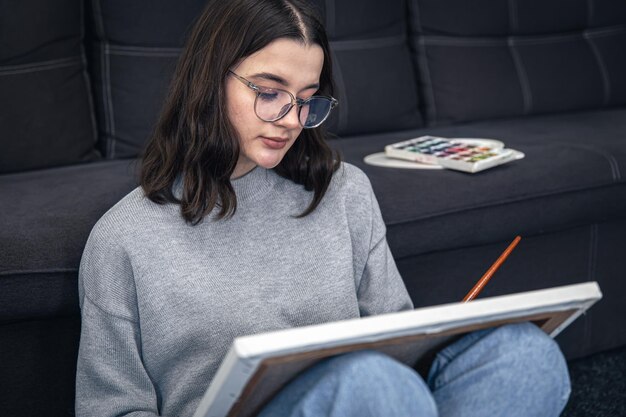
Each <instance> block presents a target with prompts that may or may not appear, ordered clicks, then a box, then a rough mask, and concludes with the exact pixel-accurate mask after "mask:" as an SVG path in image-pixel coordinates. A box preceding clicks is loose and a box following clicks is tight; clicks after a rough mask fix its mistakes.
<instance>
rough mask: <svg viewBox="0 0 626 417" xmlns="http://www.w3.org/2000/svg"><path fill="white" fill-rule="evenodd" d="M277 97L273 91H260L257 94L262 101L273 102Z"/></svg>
mask: <svg viewBox="0 0 626 417" xmlns="http://www.w3.org/2000/svg"><path fill="white" fill-rule="evenodd" d="M276 97H278V93H277V92H275V91H261V92H259V98H260V99H261V100H263V101H274V100H276Z"/></svg>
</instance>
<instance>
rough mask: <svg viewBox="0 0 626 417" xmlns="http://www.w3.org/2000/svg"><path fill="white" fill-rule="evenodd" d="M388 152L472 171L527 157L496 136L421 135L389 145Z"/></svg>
mask: <svg viewBox="0 0 626 417" xmlns="http://www.w3.org/2000/svg"><path fill="white" fill-rule="evenodd" d="M385 155H386V156H387V157H389V158H397V159H404V160H409V161H415V162H419V163H422V164H432V165H439V166H441V167H443V168H449V169H455V170H458V171H464V172H470V173H474V172H479V171H483V170H485V169H488V168H492V167H495V166H498V165H502V164H505V163H507V162H510V161H514V160H517V159H521V158H523V157H524V154H523V153H522V152H520V151H517V150H515V149H509V148H505V147H504V144H503V143H502V142H500V141H497V140H493V139H478V138H442V137H437V136H420V137H419V138H414V139H410V140H406V141H403V142H398V143H394V144H391V145H387V146H386V147H385Z"/></svg>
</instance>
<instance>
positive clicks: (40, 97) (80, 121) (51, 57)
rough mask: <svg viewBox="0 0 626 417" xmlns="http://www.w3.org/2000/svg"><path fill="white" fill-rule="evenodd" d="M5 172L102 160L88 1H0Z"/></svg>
mask: <svg viewBox="0 0 626 417" xmlns="http://www.w3.org/2000/svg"><path fill="white" fill-rule="evenodd" d="M0 16H1V18H0V39H1V40H2V41H1V42H0V91H1V93H0V131H1V132H2V136H1V137H2V139H1V140H0V173H5V172H14V171H22V170H28V169H36V168H44V167H51V166H56V165H66V164H73V163H78V162H86V161H91V160H94V159H97V158H98V154H97V152H96V151H95V148H94V146H95V142H96V133H95V120H94V115H93V110H92V102H91V96H90V90H89V82H88V79H87V74H86V64H85V54H84V51H83V47H82V40H83V3H82V2H81V1H79V0H59V1H55V2H50V1H48V0H29V1H18V2H2V3H0Z"/></svg>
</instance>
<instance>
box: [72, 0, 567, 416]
mask: <svg viewBox="0 0 626 417" xmlns="http://www.w3.org/2000/svg"><path fill="white" fill-rule="evenodd" d="M332 94H333V90H332V76H331V62H330V54H329V47H328V41H327V39H326V35H325V33H324V30H323V27H322V25H321V24H320V23H319V21H318V19H317V18H316V17H315V15H314V13H313V12H312V10H311V9H310V7H309V6H307V4H305V3H303V0H229V1H219V0H215V1H210V2H209V4H208V5H207V7H206V10H205V11H204V13H203V14H202V16H200V18H199V20H198V21H197V23H196V25H195V27H194V30H193V32H192V33H191V35H190V38H189V40H188V43H187V45H186V47H185V50H184V52H183V53H182V56H181V58H180V62H179V65H178V68H177V70H176V74H175V77H174V80H173V83H172V86H171V89H170V93H169V96H168V98H167V101H166V104H165V108H164V111H163V113H162V115H161V118H160V120H159V122H158V125H157V127H156V130H155V133H154V135H153V137H152V139H151V141H150V143H149V145H148V147H147V150H146V152H145V156H144V161H143V169H142V173H141V187H138V188H137V189H135V190H134V191H132V192H131V193H130V194H128V195H127V196H126V197H124V198H123V199H122V200H121V201H120V202H119V203H118V204H117V205H115V206H114V207H113V208H112V209H111V210H109V211H108V212H107V213H106V214H105V215H104V216H103V217H102V218H101V219H100V221H98V223H97V224H96V225H95V226H94V229H93V231H92V233H91V235H90V237H89V240H88V242H87V245H86V247H85V251H84V254H83V258H82V261H81V268H80V276H79V285H80V287H79V288H80V303H81V311H82V333H81V341H80V350H79V357H78V370H77V382H76V415H77V416H156V415H163V416H176V417H181V416H191V415H192V414H193V412H194V410H195V408H196V406H197V405H198V402H199V400H200V398H201V397H202V395H203V393H204V392H205V390H206V388H207V387H208V385H209V383H210V382H211V379H212V378H213V376H214V375H215V372H216V370H217V368H218V367H219V365H220V362H221V360H222V358H223V357H224V355H225V354H226V351H227V349H228V348H229V346H230V344H231V342H232V340H233V339H234V338H235V337H237V336H240V335H246V334H253V333H258V332H263V331H269V330H276V329H282V328H288V327H294V326H303V325H309V324H315V323H323V322H329V321H335V320H342V319H350V318H355V317H360V316H367V315H373V314H381V313H387V312H394V311H399V310H403V309H410V308H412V303H411V300H410V298H409V296H408V294H407V291H406V289H405V287H404V284H403V282H402V279H401V277H400V275H399V274H398V270H397V269H396V266H395V263H394V261H393V258H392V256H391V253H390V251H389V248H388V246H387V242H386V239H385V226H384V223H383V221H382V218H381V214H380V211H379V208H378V205H377V202H376V198H375V197H374V194H373V192H372V189H371V186H370V184H369V181H368V179H367V177H366V176H365V175H364V174H363V173H362V172H361V171H360V170H358V169H357V168H355V167H354V166H351V165H349V164H342V163H339V162H338V161H339V159H338V157H337V156H336V155H334V154H333V152H332V151H331V150H330V149H329V147H328V146H327V145H326V144H325V142H324V132H323V131H322V130H321V128H320V125H321V124H322V122H324V120H325V119H326V117H327V116H328V115H329V113H330V112H331V110H332V108H333V107H334V106H335V105H336V104H337V101H336V100H335V99H334V98H332ZM568 393H569V382H568V377H567V369H566V367H565V362H564V359H563V357H562V355H561V353H560V351H559V349H558V347H557V346H556V344H555V343H554V342H553V341H552V340H551V339H550V338H549V337H547V336H545V335H544V334H543V333H542V332H541V331H539V330H538V329H537V328H536V327H534V326H533V325H530V324H523V325H516V326H506V327H502V328H499V329H495V330H484V331H481V332H477V333H472V334H470V335H467V336H465V337H464V338H462V339H461V340H459V341H457V342H455V343H454V344H452V345H450V346H449V347H448V348H446V349H445V350H443V351H442V352H440V353H439V355H438V356H437V359H436V360H435V363H434V364H433V367H432V369H431V371H430V374H429V376H428V379H427V381H424V380H423V379H422V378H421V377H420V376H419V375H418V373H416V372H415V371H414V370H413V369H411V368H409V367H407V366H405V365H402V364H401V363H399V362H396V361H395V360H393V359H391V358H389V357H386V356H384V355H382V354H378V353H374V352H359V353H354V354H348V355H343V356H339V357H336V358H333V359H330V360H326V361H323V362H321V363H320V364H318V365H316V366H314V367H313V368H311V369H310V370H308V371H306V372H304V373H303V374H302V375H300V376H299V377H297V378H296V379H295V380H294V381H292V382H291V383H290V384H289V385H288V386H287V387H286V388H285V389H284V390H282V391H281V392H280V393H279V394H278V395H277V396H276V397H275V398H274V399H273V400H272V401H271V402H270V403H269V404H268V405H267V406H265V408H264V409H263V411H262V412H261V414H262V415H263V416H296V415H297V416H326V415H328V416H374V415H378V416H406V415H412V416H436V415H439V416H460V415H463V416H473V415H476V416H485V415H503V416H504V415H506V416H518V415H519V416H526V417H529V416H557V415H558V414H559V413H560V411H561V409H562V408H563V407H564V404H565V402H566V400H567V396H568Z"/></svg>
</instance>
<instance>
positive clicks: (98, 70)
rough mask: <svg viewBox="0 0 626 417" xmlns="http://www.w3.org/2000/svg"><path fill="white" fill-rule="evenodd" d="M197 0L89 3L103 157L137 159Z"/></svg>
mask: <svg viewBox="0 0 626 417" xmlns="http://www.w3.org/2000/svg"><path fill="white" fill-rule="evenodd" d="M205 3H206V2H205V1H203V0H185V1H179V2H172V1H131V2H128V1H123V0H107V1H102V0H91V2H90V6H91V13H90V15H91V21H90V24H91V29H92V31H93V35H94V42H93V45H92V54H91V59H92V61H93V70H92V77H93V84H94V94H95V102H96V105H97V109H98V122H99V123H98V126H99V129H100V141H99V148H100V149H101V151H102V153H103V155H104V156H105V157H106V158H125V157H134V156H137V155H138V154H139V153H140V151H141V150H142V148H143V146H144V144H145V142H146V141H147V139H148V137H149V136H150V134H151V132H152V129H153V127H154V124H155V123H156V120H157V117H158V115H159V111H160V110H161V106H162V103H163V100H164V98H165V93H166V90H167V88H168V85H169V82H170V79H171V77H172V74H173V72H174V68H175V66H176V61H177V59H178V56H179V55H180V52H181V50H182V46H183V44H184V40H185V37H186V34H187V31H188V29H189V27H190V26H191V24H192V22H193V21H194V19H195V18H196V17H197V16H198V15H199V14H200V12H201V11H202V8H203V7H204V4H205Z"/></svg>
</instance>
